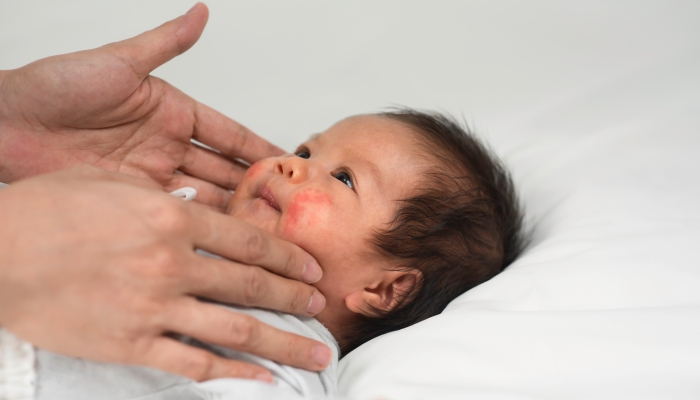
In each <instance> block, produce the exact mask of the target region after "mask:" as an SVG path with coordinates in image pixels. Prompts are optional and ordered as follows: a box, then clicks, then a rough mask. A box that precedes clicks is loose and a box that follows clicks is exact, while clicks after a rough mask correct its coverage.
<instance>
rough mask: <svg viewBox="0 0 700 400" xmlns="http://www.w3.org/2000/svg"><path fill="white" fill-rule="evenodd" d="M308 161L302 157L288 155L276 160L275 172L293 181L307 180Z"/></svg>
mask: <svg viewBox="0 0 700 400" xmlns="http://www.w3.org/2000/svg"><path fill="white" fill-rule="evenodd" d="M306 164H307V161H306V160H305V159H303V158H301V157H287V158H282V159H279V160H277V161H276V162H275V172H276V173H278V174H281V175H283V176H284V177H286V178H289V180H290V181H291V182H292V183H299V182H303V181H304V180H306V176H307V172H308V166H307V165H306Z"/></svg>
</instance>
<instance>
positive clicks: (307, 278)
mask: <svg viewBox="0 0 700 400" xmlns="http://www.w3.org/2000/svg"><path fill="white" fill-rule="evenodd" d="M322 276H323V270H322V269H321V266H319V265H318V263H317V262H316V261H307V262H306V263H304V266H303V267H302V269H301V279H302V280H303V281H304V282H306V283H316V282H318V281H320V280H321V277H322Z"/></svg>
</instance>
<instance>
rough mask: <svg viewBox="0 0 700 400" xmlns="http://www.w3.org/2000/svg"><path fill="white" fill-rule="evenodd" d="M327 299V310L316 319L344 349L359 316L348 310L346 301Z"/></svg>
mask: <svg viewBox="0 0 700 400" xmlns="http://www.w3.org/2000/svg"><path fill="white" fill-rule="evenodd" d="M326 299H327V300H326V301H327V303H326V308H324V309H323V311H321V312H320V313H318V315H316V319H317V320H318V321H319V322H320V323H322V324H323V326H325V327H326V329H328V331H329V332H330V333H331V335H333V338H335V340H336V341H337V342H338V345H339V346H340V348H343V347H344V345H345V342H346V340H345V336H346V333H347V332H348V331H349V329H350V328H352V326H353V325H354V323H355V322H356V321H357V317H358V316H357V314H355V313H353V312H352V311H350V310H348V308H347V307H346V306H345V302H344V301H342V300H340V301H337V300H336V301H333V299H329V298H328V297H326Z"/></svg>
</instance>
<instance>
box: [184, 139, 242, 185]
mask: <svg viewBox="0 0 700 400" xmlns="http://www.w3.org/2000/svg"><path fill="white" fill-rule="evenodd" d="M179 169H180V170H181V171H182V172H184V173H186V174H188V175H192V176H194V177H197V178H199V179H203V180H205V181H209V182H211V183H214V184H216V185H219V186H222V187H225V188H228V189H236V187H237V186H238V183H239V182H240V181H241V179H242V178H243V175H244V174H245V171H246V170H247V169H248V166H247V165H244V164H243V163H241V162H238V161H235V160H234V161H232V160H230V159H227V158H225V157H223V156H221V155H219V154H217V153H215V152H213V151H211V150H208V149H204V148H202V147H199V146H196V145H192V146H190V149H189V150H188V151H187V154H186V156H185V160H184V161H183V164H182V165H181V166H180V168H179Z"/></svg>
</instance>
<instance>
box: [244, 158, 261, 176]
mask: <svg viewBox="0 0 700 400" xmlns="http://www.w3.org/2000/svg"><path fill="white" fill-rule="evenodd" d="M265 166H266V163H265V160H262V161H258V162H256V163H255V164H253V165H251V166H250V167H248V170H247V171H246V172H245V178H243V179H257V178H258V177H259V176H260V174H262V172H263V171H264V170H265Z"/></svg>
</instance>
